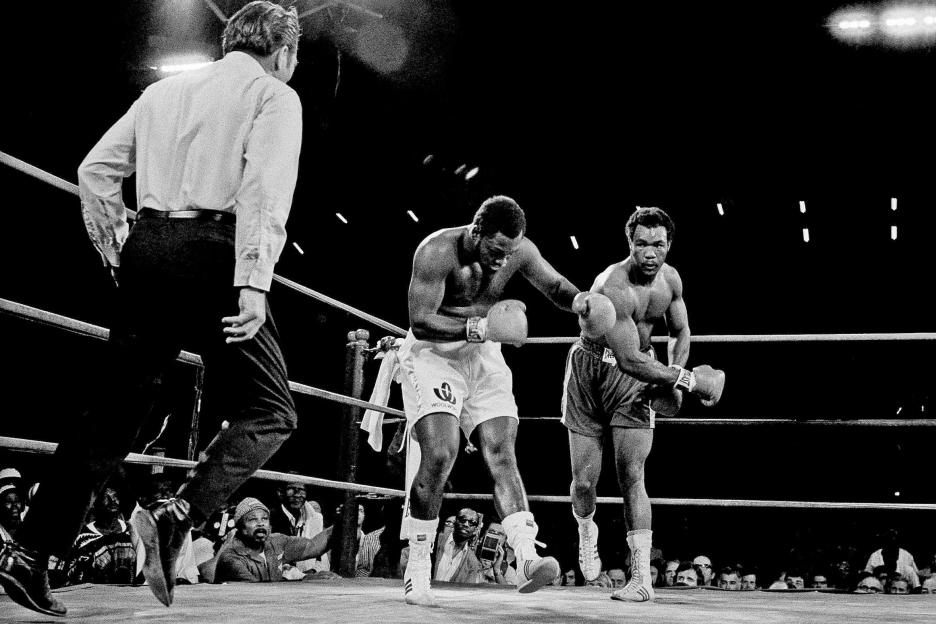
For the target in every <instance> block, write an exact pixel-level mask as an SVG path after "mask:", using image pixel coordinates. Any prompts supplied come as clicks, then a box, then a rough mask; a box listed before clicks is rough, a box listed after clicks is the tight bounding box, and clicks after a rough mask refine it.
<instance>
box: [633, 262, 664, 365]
mask: <svg viewBox="0 0 936 624" xmlns="http://www.w3.org/2000/svg"><path fill="white" fill-rule="evenodd" d="M629 290H630V293H631V301H632V302H633V306H634V307H633V311H632V313H631V316H632V318H633V319H634V324H636V325H637V331H638V333H639V334H640V346H641V348H643V347H646V346H647V345H648V344H650V336H651V334H652V333H653V327H654V325H656V324H657V323H658V322H660V321H661V320H663V318H664V317H665V315H666V310H667V308H669V305H670V303H672V301H673V291H672V289H671V288H670V287H669V285H668V284H667V283H666V281H665V280H663V279H661V278H660V277H658V278H657V279H656V280H654V281H653V283H651V284H648V285H634V284H631V285H630V287H629Z"/></svg>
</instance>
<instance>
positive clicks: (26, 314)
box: [0, 299, 406, 424]
mask: <svg viewBox="0 0 936 624" xmlns="http://www.w3.org/2000/svg"><path fill="white" fill-rule="evenodd" d="M0 312H8V313H11V314H15V315H17V316H20V317H23V318H26V319H28V320H31V321H36V322H38V323H42V324H45V325H51V326H55V327H60V328H62V329H65V330H67V331H70V332H72V333H76V334H81V335H84V336H91V337H93V338H99V339H101V340H107V337H108V335H109V334H110V330H108V329H106V328H104V327H99V326H98V325H92V324H90V323H85V322H83V321H79V320H76V319H73V318H69V317H67V316H62V315H60V314H55V313H53V312H46V311H45V310H40V309H38V308H33V307H31V306H27V305H24V304H22V303H17V302H15V301H10V300H8V299H0ZM176 359H177V360H178V361H180V362H185V363H187V364H192V365H195V366H201V365H202V359H201V356H199V355H198V354H195V353H190V352H188V351H182V352H181V353H180V354H179V357H178V358H176ZM289 389H290V390H292V391H293V392H297V393H299V394H305V395H308V396H313V397H317V398H319V399H328V400H330V401H335V402H337V403H344V404H346V405H353V406H354V407H362V408H364V409H371V410H374V411H377V412H383V413H385V414H391V415H393V416H399V417H400V418H399V419H394V418H385V419H384V421H383V422H384V424H387V423H395V422H400V421H401V420H403V419H404V418H405V416H406V414H405V413H404V412H403V410H399V409H394V408H392V407H386V406H383V405H378V404H376V403H370V402H369V401H362V400H361V399H355V398H353V397H348V396H344V395H343V394H338V393H336V392H330V391H328V390H322V389H321V388H315V387H312V386H307V385H305V384H301V383H298V382H295V381H290V382H289Z"/></svg>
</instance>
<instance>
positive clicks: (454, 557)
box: [432, 507, 484, 583]
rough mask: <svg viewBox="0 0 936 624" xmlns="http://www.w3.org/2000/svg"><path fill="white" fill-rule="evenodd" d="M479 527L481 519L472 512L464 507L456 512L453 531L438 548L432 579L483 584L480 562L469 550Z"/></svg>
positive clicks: (471, 550) (472, 549)
mask: <svg viewBox="0 0 936 624" xmlns="http://www.w3.org/2000/svg"><path fill="white" fill-rule="evenodd" d="M480 525H481V516H480V514H478V512H476V511H475V510H473V509H470V508H468V507H466V508H465V509H462V510H461V511H459V512H458V515H457V516H455V525H454V526H453V528H452V532H451V533H449V534H448V535H447V536H446V540H445V542H444V543H441V544H438V546H437V550H436V553H437V554H436V561H435V573H434V574H433V575H432V578H433V580H436V581H450V582H452V583H483V582H484V578H483V572H482V568H481V560H480V559H478V557H477V555H475V552H474V548H472V544H473V543H474V538H475V536H476V535H477V534H478V528H479V526H480ZM443 535H444V534H443Z"/></svg>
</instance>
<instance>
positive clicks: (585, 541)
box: [572, 508, 601, 583]
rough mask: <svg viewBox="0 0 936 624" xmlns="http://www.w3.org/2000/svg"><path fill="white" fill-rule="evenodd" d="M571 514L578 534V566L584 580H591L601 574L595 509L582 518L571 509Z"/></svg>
mask: <svg viewBox="0 0 936 624" xmlns="http://www.w3.org/2000/svg"><path fill="white" fill-rule="evenodd" d="M572 516H573V517H574V518H575V521H576V522H578V534H579V568H580V569H581V570H582V576H583V577H584V579H585V582H586V583H588V582H591V581H594V580H595V579H597V578H598V575H599V574H601V557H599V556H598V525H597V524H595V522H594V520H593V518H594V517H595V510H594V509H593V510H592V512H591V513H590V514H588V515H587V516H585V517H584V518H580V517H579V516H578V515H577V514H576V513H575V508H573V509H572Z"/></svg>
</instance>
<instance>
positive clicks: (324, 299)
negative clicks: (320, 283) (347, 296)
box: [273, 274, 406, 336]
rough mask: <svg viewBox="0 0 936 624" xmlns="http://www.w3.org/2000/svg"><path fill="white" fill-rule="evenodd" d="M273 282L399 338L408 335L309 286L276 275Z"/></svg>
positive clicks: (404, 331)
mask: <svg viewBox="0 0 936 624" xmlns="http://www.w3.org/2000/svg"><path fill="white" fill-rule="evenodd" d="M273 280H274V281H277V282H279V283H280V284H283V285H284V286H288V287H289V288H292V289H293V290H295V291H296V292H300V293H302V294H304V295H308V296H309V297H312V298H313V299H318V300H319V301H321V302H323V303H327V304H329V305H331V306H334V307H336V308H338V309H339V310H344V311H345V312H348V313H350V314H353V315H355V316H357V317H358V318H360V319H363V320H365V321H368V322H370V323H373V324H374V325H376V326H378V327H380V328H381V329H385V330H387V331H391V332H394V333H396V334H397V335H399V336H405V335H406V330H405V329H403V328H402V327H399V326H397V325H394V324H393V323H389V322H387V321H384V320H383V319H379V318H377V317H376V316H374V315H373V314H368V313H367V312H363V311H361V310H358V309H357V308H354V307H352V306H349V305H348V304H346V303H342V302H340V301H338V300H337V299H333V298H331V297H329V296H328V295H323V294H322V293H320V292H316V291H314V290H312V289H311V288H309V287H307V286H303V285H302V284H299V283H297V282H294V281H292V280H290V279H286V278H285V277H282V276H279V275H276V274H274V275H273Z"/></svg>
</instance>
